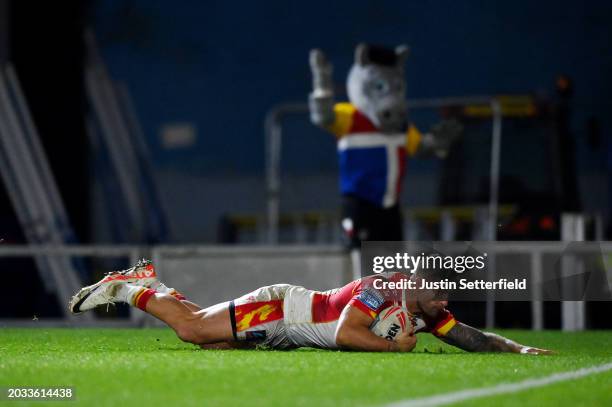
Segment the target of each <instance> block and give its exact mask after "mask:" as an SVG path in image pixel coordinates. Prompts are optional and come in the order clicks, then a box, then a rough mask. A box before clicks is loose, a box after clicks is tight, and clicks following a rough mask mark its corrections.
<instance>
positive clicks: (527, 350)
mask: <svg viewBox="0 0 612 407" xmlns="http://www.w3.org/2000/svg"><path fill="white" fill-rule="evenodd" d="M520 353H521V354H525V355H552V354H553V353H554V352H553V351H552V350H548V349H540V348H533V347H531V346H523V347H522V348H521V351H520Z"/></svg>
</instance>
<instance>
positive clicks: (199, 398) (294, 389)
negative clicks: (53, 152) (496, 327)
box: [0, 329, 612, 407]
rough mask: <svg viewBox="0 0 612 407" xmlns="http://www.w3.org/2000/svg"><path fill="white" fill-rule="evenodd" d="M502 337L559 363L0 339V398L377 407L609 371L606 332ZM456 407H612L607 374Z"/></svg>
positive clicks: (40, 337) (424, 340) (45, 337)
mask: <svg viewBox="0 0 612 407" xmlns="http://www.w3.org/2000/svg"><path fill="white" fill-rule="evenodd" d="M500 333H502V334H503V335H506V336H508V337H510V338H513V339H516V340H518V341H520V342H523V343H526V344H529V345H533V346H540V347H545V348H551V349H554V350H556V351H557V352H558V353H557V354H556V355H555V356H548V357H542V356H540V357H537V356H526V355H516V354H468V353H464V352H462V351H459V350H456V349H454V348H452V347H449V346H446V345H444V344H443V343H442V342H440V341H438V340H436V339H435V338H433V337H431V335H427V334H424V335H419V344H418V346H417V348H416V349H415V351H414V352H413V353H410V354H381V353H379V354H375V353H357V352H333V351H322V350H314V349H300V350H297V351H263V350H257V351H204V350H200V349H198V348H196V347H195V346H192V345H188V344H184V343H182V342H180V341H179V340H178V339H177V338H176V337H175V336H174V334H173V332H171V331H170V330H168V329H142V330H131V329H0V386H2V387H7V386H72V387H74V389H75V394H76V399H77V400H76V401H68V402H55V401H54V402H52V404H51V405H53V406H59V405H69V406H74V405H88V406H94V405H95V406H97V405H106V406H116V405H135V406H136V405H138V406H163V405H165V406H167V405H176V406H184V405H198V406H269V405H278V406H293V405H302V406H317V407H323V406H372V405H384V404H385V403H389V402H392V401H397V400H402V399H408V398H415V397H424V396H431V395H435V394H440V393H445V392H451V391H457V390H461V389H467V388H477V387H485V386H492V385H495V384H498V383H502V382H516V381H520V380H524V379H527V378H536V377H542V376H546V375H549V374H552V373H555V372H563V371H570V370H576V369H579V368H582V367H588V366H594V365H600V364H603V363H609V362H611V361H612V332H610V331H599V332H583V333H562V332H552V331H547V332H527V331H502V332H500ZM0 404H4V405H10V406H19V405H26V404H28V403H27V402H16V401H8V402H2V401H0ZM29 404H30V405H41V402H29ZM457 405H465V406H472V405H478V406H480V405H491V406H493V405H494V406H496V407H499V406H514V405H523V406H524V405H534V406H536V405H537V406H566V405H567V406H582V405H584V406H593V405H597V406H599V405H601V406H605V405H607V406H610V405H612V371H607V372H604V373H599V374H595V375H591V376H588V377H584V378H580V379H577V380H571V381H565V382H561V383H556V384H552V385H549V386H545V387H541V388H536V389H530V390H526V391H522V392H518V393H513V394H505V395H498V396H493V397H485V398H480V399H475V400H468V401H466V402H463V403H461V404H457Z"/></svg>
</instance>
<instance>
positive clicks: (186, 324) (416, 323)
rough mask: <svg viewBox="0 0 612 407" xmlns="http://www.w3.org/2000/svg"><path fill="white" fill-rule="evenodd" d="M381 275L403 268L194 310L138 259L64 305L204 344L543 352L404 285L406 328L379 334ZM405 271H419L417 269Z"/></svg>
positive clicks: (383, 304) (385, 300) (282, 287)
mask: <svg viewBox="0 0 612 407" xmlns="http://www.w3.org/2000/svg"><path fill="white" fill-rule="evenodd" d="M381 278H382V279H385V280H390V281H393V280H398V279H400V278H406V275H404V274H401V273H391V274H386V275H384V276H383V275H380V274H377V275H372V276H368V277H364V278H362V279H359V280H355V281H352V282H350V283H349V284H347V285H345V286H344V287H341V288H337V289H334V290H329V291H324V292H319V291H313V290H308V289H305V288H303V287H299V286H293V285H288V284H275V285H271V286H267V287H262V288H259V289H257V290H255V291H253V292H251V293H249V294H246V295H244V296H242V297H240V298H237V299H235V300H233V301H229V302H224V303H220V304H217V305H213V306H211V307H208V308H205V309H202V308H200V307H199V306H198V305H196V304H194V303H192V302H190V301H187V300H186V299H185V297H183V296H182V295H181V294H179V293H178V292H177V291H176V290H174V289H172V288H168V287H166V286H165V285H164V284H163V283H161V282H160V281H159V280H158V279H157V276H156V274H155V269H154V268H153V265H152V264H151V262H150V261H147V260H142V261H140V262H139V263H138V264H137V265H136V266H134V267H132V268H130V269H128V270H123V271H117V272H111V273H109V274H107V276H106V277H105V278H103V279H102V280H101V281H99V282H98V283H96V284H93V285H90V286H88V287H84V288H82V289H81V290H80V291H79V292H78V293H77V294H76V295H75V296H74V297H73V298H72V300H71V301H70V305H69V308H70V311H71V312H72V313H75V314H78V313H81V312H84V311H88V310H91V309H93V308H95V307H97V306H99V305H106V304H113V303H115V302H125V303H127V304H130V305H132V306H134V307H138V308H140V309H141V310H143V311H145V312H147V313H149V314H151V315H153V316H155V317H157V318H158V319H160V320H161V321H163V322H165V323H166V324H167V325H168V326H169V327H171V328H172V329H174V331H175V332H176V334H177V336H178V337H179V338H180V339H181V340H183V341H185V342H190V343H193V344H196V345H200V346H201V347H202V348H206V349H229V348H250V347H255V346H256V345H262V346H265V347H270V348H274V349H291V348H297V347H302V346H309V347H317V348H325V349H350V350H359V351H372V352H410V351H411V350H412V349H414V347H415V345H416V341H417V339H416V335H415V334H416V333H419V332H430V333H432V334H434V335H435V336H437V337H438V338H440V339H441V340H443V341H444V342H446V343H448V344H451V345H453V346H456V347H458V348H461V349H464V350H466V351H470V352H515V353H528V354H548V353H550V351H548V350H545V349H538V348H533V347H529V346H524V345H520V344H518V343H516V342H513V341H511V340H509V339H506V338H504V337H501V336H499V335H496V334H492V333H487V332H481V331H480V330H478V329H475V328H472V327H470V326H468V325H465V324H462V323H461V322H457V321H456V320H455V319H454V317H453V315H452V314H451V313H450V312H449V311H448V310H447V309H446V306H447V305H448V303H447V301H446V299H445V298H444V296H443V293H442V296H441V295H440V294H441V293H440V292H434V291H432V290H411V291H410V293H409V294H408V295H406V298H405V301H404V306H405V308H407V309H408V311H409V312H410V314H411V317H410V318H411V323H412V329H411V330H407V331H406V332H404V333H400V334H398V335H397V336H396V337H395V339H394V340H393V341H389V340H387V339H384V338H382V337H379V336H377V335H375V334H374V333H373V332H372V331H370V326H371V325H372V323H373V321H374V319H375V318H376V316H377V314H378V312H380V311H381V310H383V309H385V308H387V307H389V306H390V305H393V302H392V301H391V300H390V299H392V298H394V295H395V294H397V292H385V291H384V290H377V289H375V288H373V281H374V280H375V279H381ZM411 278H412V279H417V280H418V279H420V278H422V276H421V275H420V272H418V271H417V273H416V274H414V275H413V276H412V277H411ZM379 285H380V284H379ZM419 285H420V284H418V283H417V286H419ZM394 291H395V290H394ZM400 293H401V291H400Z"/></svg>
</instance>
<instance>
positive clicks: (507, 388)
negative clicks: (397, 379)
mask: <svg viewBox="0 0 612 407" xmlns="http://www.w3.org/2000/svg"><path fill="white" fill-rule="evenodd" d="M608 370H612V363H606V364H603V365H599V366H592V367H586V368H583V369H578V370H572V371H569V372H563V373H555V374H552V375H550V376H544V377H541V378H539V379H527V380H523V381H522V382H516V383H501V384H498V385H496V386H491V387H482V388H479V389H467V390H461V391H457V392H453V393H445V394H439V395H437V396H430V397H423V398H418V399H407V400H400V401H397V402H395V403H391V404H387V407H425V406H427V407H431V406H442V405H445V404H451V403H458V402H460V401H465V400H470V399H475V398H479V397H488V396H494V395H497V394H505V393H516V392H519V391H523V390H527V389H532V388H534V387H542V386H548V385H549V384H552V383H557V382H563V381H566V380H574V379H578V378H581V377H585V376H589V375H592V374H597V373H602V372H606V371H608Z"/></svg>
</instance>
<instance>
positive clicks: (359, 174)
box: [309, 44, 461, 278]
mask: <svg viewBox="0 0 612 407" xmlns="http://www.w3.org/2000/svg"><path fill="white" fill-rule="evenodd" d="M408 53H409V51H408V47H406V46H399V47H397V48H396V49H388V48H384V47H378V46H373V45H366V44H360V45H358V46H357V49H356V51H355V61H354V64H353V66H352V67H351V70H350V72H349V75H348V80H347V93H348V99H349V102H342V103H336V102H335V100H334V91H333V89H334V84H333V79H332V66H331V64H330V63H329V62H328V61H327V59H326V57H325V55H324V54H323V52H322V51H321V50H318V49H314V50H312V51H311V52H310V67H311V70H312V76H313V92H312V93H311V94H310V95H309V108H310V119H311V121H312V122H313V123H314V124H315V125H317V126H319V127H322V128H323V129H325V130H327V131H329V132H331V133H332V134H333V135H334V136H335V137H336V139H337V146H338V158H339V161H340V165H339V167H340V190H341V194H342V228H343V230H344V233H345V236H346V238H347V240H346V243H347V248H348V249H349V250H350V251H351V257H352V263H353V275H354V277H356V278H358V277H360V276H361V270H360V263H361V261H360V255H359V254H360V253H359V249H360V247H361V241H363V240H371V241H397V240H402V237H403V230H402V216H401V209H400V205H399V198H400V193H401V186H402V180H403V178H404V173H405V168H406V156H407V155H409V156H416V155H419V156H427V155H436V156H438V157H444V156H445V155H446V153H447V151H448V148H449V146H450V144H451V143H452V141H453V140H454V139H455V138H456V137H457V136H458V135H459V133H460V132H461V126H460V125H459V123H457V122H456V121H443V122H441V123H439V124H437V125H435V126H433V127H432V129H431V131H430V132H429V133H421V132H419V131H418V129H417V128H416V127H414V126H413V125H410V124H409V123H408V121H407V104H406V80H405V78H404V64H405V61H406V58H407V57H408Z"/></svg>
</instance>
